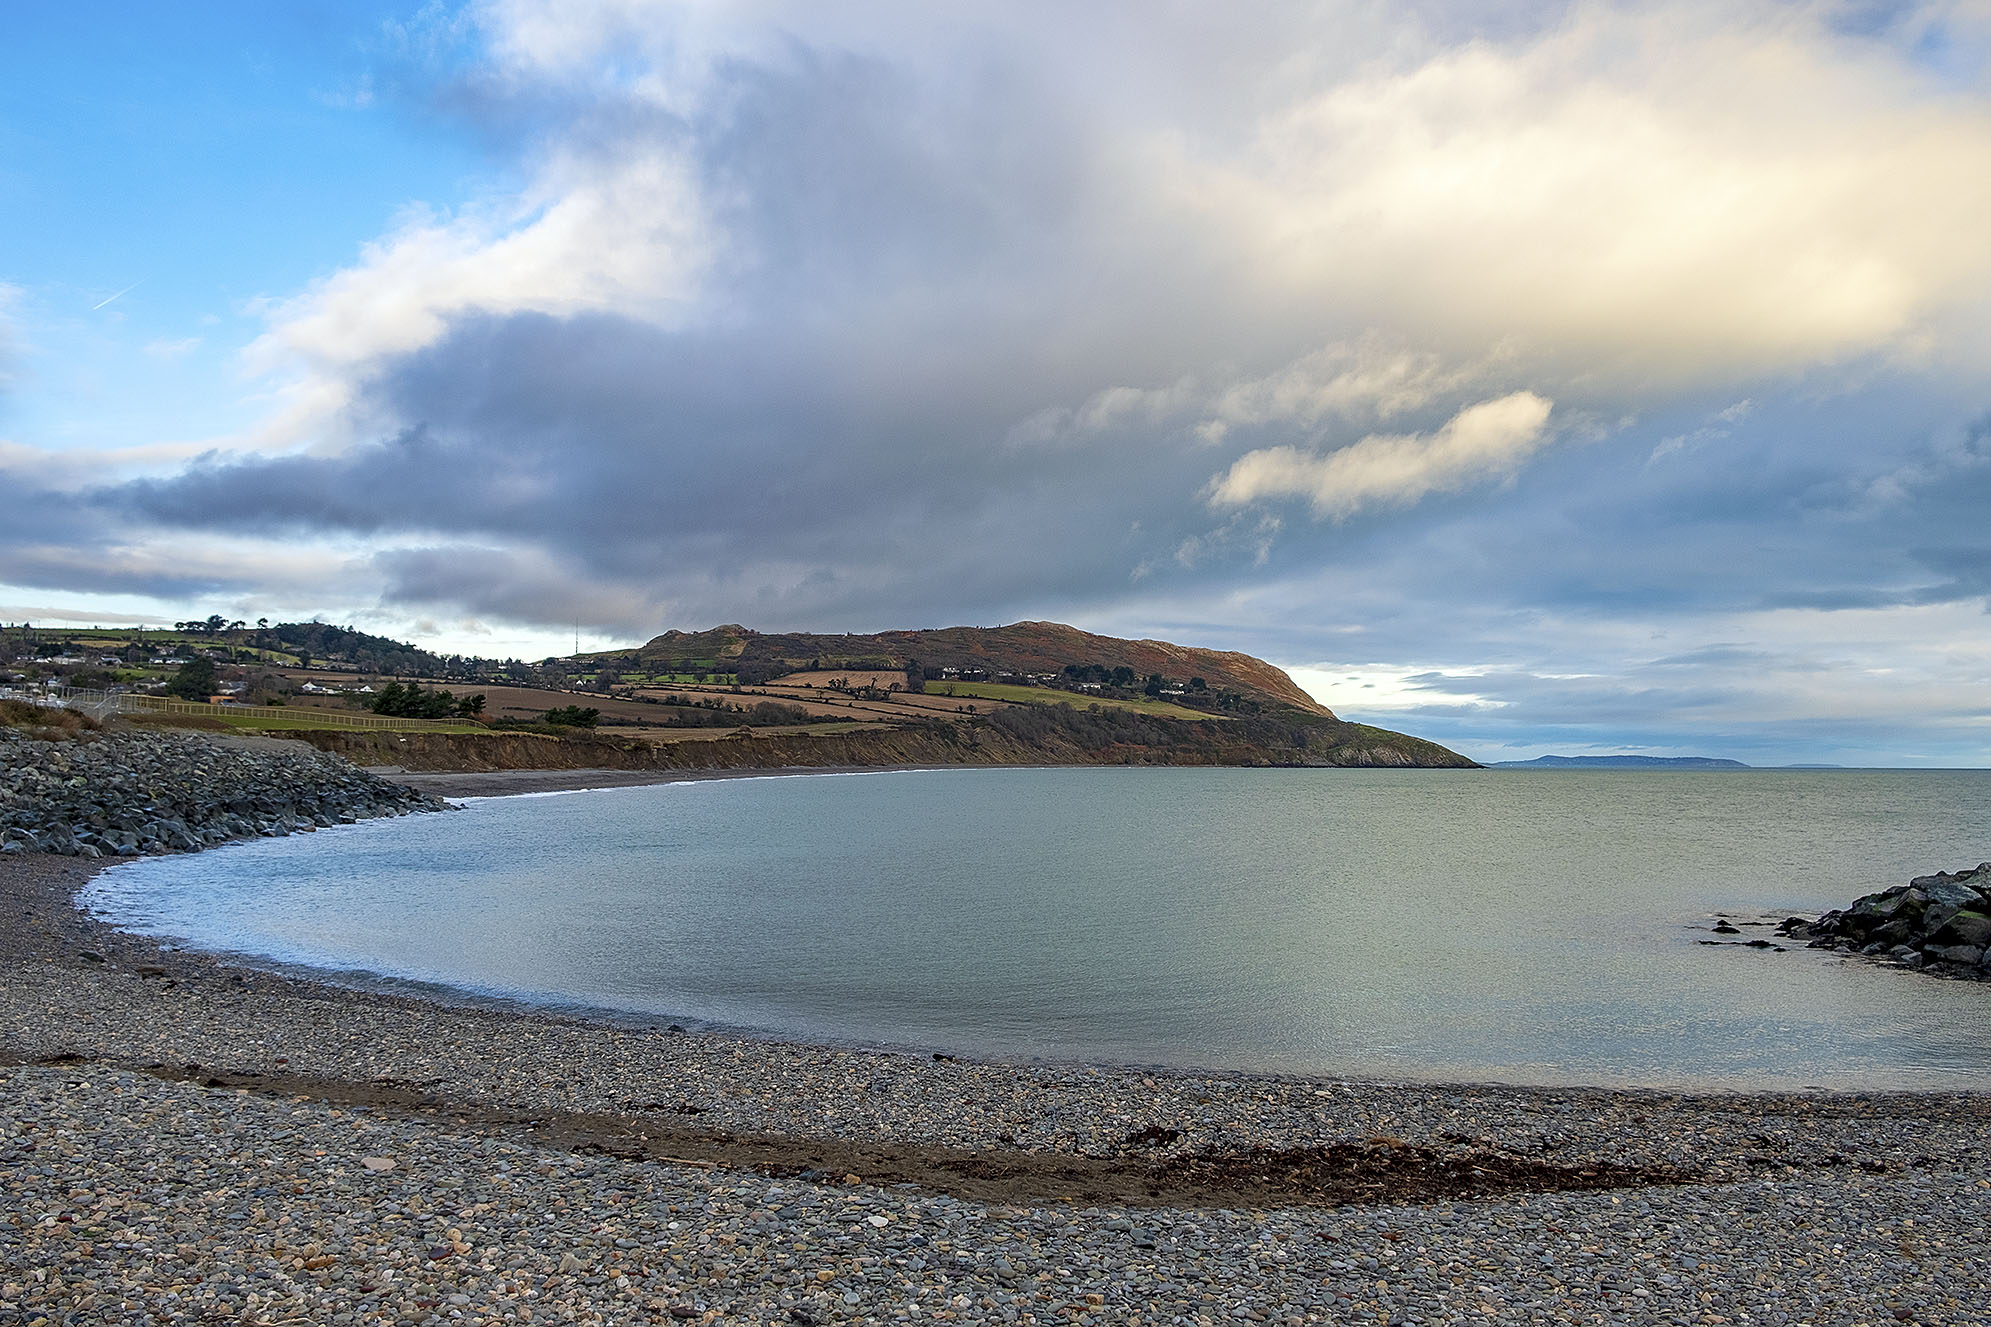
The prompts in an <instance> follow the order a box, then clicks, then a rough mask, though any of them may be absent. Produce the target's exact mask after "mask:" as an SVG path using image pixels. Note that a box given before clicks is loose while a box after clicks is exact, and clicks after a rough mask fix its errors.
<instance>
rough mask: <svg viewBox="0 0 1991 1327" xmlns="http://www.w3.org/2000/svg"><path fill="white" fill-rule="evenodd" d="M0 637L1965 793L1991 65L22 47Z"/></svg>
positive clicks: (1620, 36)
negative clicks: (623, 675) (1240, 707)
mask: <svg viewBox="0 0 1991 1327" xmlns="http://www.w3.org/2000/svg"><path fill="white" fill-rule="evenodd" d="M0 29H4V40H0V619H3V620H7V621H19V620H22V619H29V620H36V621H48V622H65V621H66V622H139V621H153V622H170V621H174V620H178V619H181V618H187V617H206V616H207V615H208V614H209V613H213V612H218V613H222V614H224V615H225V616H228V617H231V618H233V617H240V618H245V619H250V620H253V619H255V618H258V617H269V618H271V619H273V620H285V619H294V618H309V617H314V616H315V617H321V618H324V619H326V620H329V621H336V622H341V623H351V624H353V625H356V626H360V627H362V628H364V629H368V630H374V631H379V632H383V633H385V634H390V635H395V636H399V637H403V638H410V639H414V640H417V641H419V642H421V643H423V644H425V645H428V646H430V647H431V648H438V649H444V650H451V651H460V652H464V653H474V654H482V655H486V656H494V657H503V656H518V657H540V656H544V655H547V654H553V653H565V652H566V651H568V650H569V649H571V648H572V647H573V644H574V640H575V638H576V636H578V637H579V639H580V641H581V643H582V645H583V647H584V648H607V647H610V646H615V645H624V644H633V643H637V642H640V641H643V640H645V639H648V638H649V637H650V636H652V635H655V634H656V633H658V632H660V631H662V630H664V629H666V628H669V627H679V628H686V629H695V628H699V627H704V626H710V625H713V624H716V623H720V622H740V623H745V624H747V625H749V626H753V627H756V628H759V629H761V630H819V631H872V630H881V629H887V628H894V627H918V626H945V625H955V624H964V623H965V624H978V625H994V624H998V623H1003V622H1010V621H1016V620H1019V619H1026V618H1028V619H1050V620H1057V621H1066V622H1071V623H1074V624H1076V625H1079V626H1082V627H1085V628H1087V629H1090V630H1094V631H1100V632H1106V633H1110V634H1115V635H1128V636H1152V637H1158V638H1161V639H1167V640H1173V641H1178V642H1181V643H1184V644H1191V645H1202V646H1209V647H1214V648H1221V649H1238V650H1245V651H1248V652H1250V653H1253V654H1256V655H1260V656H1262V657H1265V658H1268V659H1270V660H1272V661H1274V662H1276V663H1278V664H1280V665H1282V666H1285V667H1287V668H1288V669H1290V670H1291V671H1292V672H1293V673H1294V675H1295V677H1296V678H1297V679H1298V680H1300V681H1301V683H1302V684H1303V685H1305V686H1306V687H1308V689H1309V690H1311V691H1312V692H1313V693H1314V694H1316V695H1318V696H1319V697H1320V698H1321V699H1323V700H1324V701H1326V702H1327V703H1328V704H1329V705H1331V706H1333V707H1334V709H1335V710H1336V711H1337V712H1338V713H1340V714H1342V715H1343V716H1344V717H1349V718H1353V719H1358V720H1362V721H1366V722H1373V723H1378V724H1381V725H1383V726H1386V727H1392V728H1398V729H1401V730H1404V731H1409V732H1414V733H1417V734H1419V735H1421V736H1426V737H1430V738H1433V739H1435V740H1437V741H1441V742H1444V743H1446V744H1447V745H1450V746H1452V747H1454V748H1456V749H1458V750H1460V751H1462V752H1464V753H1466V754H1467V755H1470V756H1473V757H1475V758H1477V759H1481V760H1500V759H1515V758H1526V757H1529V756H1533V755H1537V754H1541V753H1543V752H1561V753H1567V754H1591V753H1598V752H1636V753H1642V754H1652V755H1717V756H1727V757H1732V758H1736V759H1741V760H1745V761H1748V762H1750V763H1756V764H1779V763H1797V762H1822V763H1840V764H1854V765H1906V766H1918V765H1923V766H1984V765H1991V615H1987V608H1988V607H1991V221H1987V218H1991V0H1955V2H1954V3H1930V4H1915V3H1908V2H1903V3H1886V4H1882V3H1829V2H1826V0H1819V2H1816V3H1810V2H1806V0H1774V2H1773V0H1724V2H1723V3H1706V4H1703V3H1644V4H1607V3H1520V2H1518V0H1492V2H1487V0H1481V2H1476V3H1466V2H1464V0H1459V2H1456V3H1438V2H1437V0H1413V2H1411V3H1403V2H1401V0H1398V2H1395V3H1381V2H1374V3H1371V2H1369V0H1360V2H1357V0H1327V2H1323V3H1281V2H1279V0H1268V2H1266V3H1260V4H1254V5H1250V6H1237V5H1218V4H1190V3H1176V2H1174V0H1142V2H1141V3H1133V2H1131V0H1129V2H1128V3H1109V2H1107V0H1101V2H1100V3H1094V4H1084V5H1073V4H1070V3H1064V2H1062V0H1060V2H1059V3H1031V2H1029V0H1003V2H1002V3H987V4H979V3H970V2H964V3H959V4H949V5H944V6H935V5H931V4H922V3H912V2H911V0H907V2H906V3H882V2H881V3H872V2H870V0H853V2H852V3H844V4H838V5H827V6H826V5H821V4H814V3H804V2H801V0H796V2H794V3H784V2H783V0H739V2H738V3H729V4H721V3H709V2H698V0H681V2H678V3H667V2H665V0H558V3H555V2H554V0H483V2H481V3H454V4H451V3H441V2H440V0H431V2H430V3H421V4H383V3H319V4H312V3H296V4H286V5H268V4H263V3H251V2H249V0H239V2H234V3H226V2H224V3H212V4H203V5H198V6H190V7H189V6H159V5H153V4H143V3H130V4H115V3H104V4H93V5H86V6H79V5H54V4H29V5H17V6H11V7H9V8H8V10H7V12H6V15H5V17H4V19H0Z"/></svg>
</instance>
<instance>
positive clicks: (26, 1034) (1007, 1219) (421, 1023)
mask: <svg viewBox="0 0 1991 1327" xmlns="http://www.w3.org/2000/svg"><path fill="white" fill-rule="evenodd" d="M97 865H98V864H97V863H94V862H86V861H78V860H74V859H68V858H61V857H50V856H45V855H43V856H22V855H15V856H14V857H11V858H8V859H4V860H0V912H4V915H5V916H6V917H7V918H8V924H7V925H6V926H4V927H0V974H4V976H0V1061H4V1062H5V1063H4V1064H0V1092H4V1094H5V1100H6V1103H7V1109H6V1110H5V1112H4V1113H0V1192H4V1194H5V1196H6V1202H5V1205H4V1214H0V1324H14V1323H23V1324H38V1323H46V1324H51V1325H52V1324H56V1323H65V1322H106V1323H123V1322H168V1321H171V1322H181V1321H212V1322H220V1321H222V1320H228V1321H232V1322H239V1323H250V1324H254V1323H271V1324H274V1323H307V1322H308V1323H334V1324H348V1323H369V1324H371V1323H390V1322H392V1323H438V1324H451V1323H458V1322H463V1323H470V1322H499V1321H503V1322H507V1323H518V1322H580V1323H596V1322H616V1323H622V1322H629V1323H659V1322H673V1321H692V1322H700V1323H704V1322H716V1321H727V1322H735V1321H737V1322H776V1323H831V1322H838V1323H841V1322H852V1323H855V1322H901V1321H905V1322H913V1321H922V1320H925V1319H928V1318H934V1319H939V1320H943V1321H970V1322H1035V1323H1047V1322H1080V1323H1095V1322H1096V1323H1137V1322H1140V1323H1148V1322H1153V1323H1195V1324H1198V1325H1199V1327H1213V1325H1214V1324H1219V1323H1238V1322H1258V1321H1271V1322H1335V1323H1340V1322H1364V1323H1413V1322H1425V1323H1455V1322H1572V1323H1573V1322H1583V1323H1607V1324H1608V1323H1725V1322H1733V1323H1768V1324H1796V1323H1811V1324H1819V1325H1820V1327H1822V1325H1823V1324H1827V1323H1830V1324H1835V1325H1836V1324H1860V1323H1872V1324H1881V1323H1895V1322H1921V1323H1945V1324H1981V1323H1984V1322H1986V1321H1991V1289H1987V1287H1991V1261H1987V1248H1991V1238H1987V1235H1986V1233H1985V1232H1986V1230H1987V1218H1991V1161H1987V1158H1986V1149H1985V1141H1986V1129H1987V1124H1991V1097H1986V1096H1983V1095H1977V1094H1960V1093H1928V1094H1917V1093H1828V1092H1808V1093H1765V1094H1698V1095H1689V1094H1679V1093H1670V1092H1662V1091H1614V1090H1590V1089H1537V1088H1518V1087H1503V1086H1497V1085H1486V1084H1420V1083H1391V1082H1371V1081H1358V1080H1339V1079H1298V1078H1281V1077H1264V1076H1253V1075H1243V1074H1205V1073H1186V1072H1171V1071H1163V1070H1139V1069H1107V1068H1100V1067H1088V1066H1072V1065H1032V1064H1023V1065H1010V1064H996V1063H977V1062H971V1061H965V1060H953V1059H944V1058H937V1057H932V1056H918V1055H911V1054H904V1053H895V1052H883V1051H872V1050H864V1049H858V1048H839V1047H825V1046H811V1045H795V1044H785V1043H779V1042H770V1041H759V1040H753V1039H749V1038H744V1037H739V1036H727V1035H719V1034H698V1033H694V1034H684V1033H681V1032H678V1031H675V1030H673V1029H672V1028H670V1027H669V1026H661V1027H639V1026H626V1025H607V1024H597V1023H589V1022H585V1021H580V1020H575V1019H567V1018H560V1017H553V1016H547V1015H544V1014H534V1013H530V1012H522V1011H518V1010H512V1009H504V1008H493V1007H478V1006H474V1005H470V1004H452V1003H447V1002H444V1001H441V1000H431V999H413V998H408V997H406V996H404V995H400V994H396V993H394V992H391V991H387V990H370V989H349V988H343V987H336V986H330V985H323V984H318V983H316V982H313V981H309V980H305V979H301V978H298V977H295V976H288V975H283V974H278V973H270V972H262V971H251V970H246V969H240V968H236V967H231V966H230V965H228V964H227V963H225V962H223V961H220V960H218V959H215V958H212V957H209V956H205V955H201V954H196V953H185V952H174V951H172V950H170V949H161V948H160V947H158V946H156V945H154V944H153V943H151V942H149V941H147V940H144V939H142V938H139V937H134V936H129V935H123V934H120V933H118V932H115V931H112V930H110V929H109V928H107V927H104V926H102V925H101V924H99V923H96V922H94V921H92V920H91V919H89V918H87V917H84V916H82V915H81V914H79V913H77V912H76V911H75V910H74V909H73V908H72V907H71V906H70V899H71V897H72V896H73V893H74V891H75V890H76V889H77V888H78V887H79V886H80V885H81V884H82V883H84V881H85V880H87V878H88V876H89V874H90V873H91V871H93V870H94V869H95V868H96V866H97ZM1254 1148H1256V1149H1259V1150H1258V1151H1253V1149H1254ZM1336 1148H1339V1149H1341V1150H1343V1151H1350V1152H1355V1153H1361V1154H1363V1155H1385V1154H1386V1155H1410V1154H1413V1153H1416V1154H1420V1155H1421V1154H1423V1153H1428V1154H1430V1155H1432V1156H1440V1155H1442V1156H1445V1157H1450V1158H1459V1157H1474V1156H1486V1157H1500V1158H1507V1159H1514V1158H1525V1159H1530V1160H1531V1161H1532V1162H1533V1163H1535V1164H1536V1167H1537V1169H1539V1170H1541V1171H1543V1172H1544V1173H1551V1172H1561V1173H1566V1174H1568V1175H1570V1176H1582V1175H1584V1174H1586V1173H1589V1174H1592V1175H1594V1174H1596V1173H1598V1172H1599V1171H1600V1169H1601V1168H1607V1167H1611V1166H1624V1167H1634V1168H1649V1169H1664V1170H1665V1171H1666V1173H1668V1174H1669V1175H1671V1176H1672V1178H1673V1180H1674V1181H1676V1182H1665V1183H1660V1182H1651V1181H1649V1180H1646V1179H1640V1178H1636V1177H1633V1178H1630V1179H1624V1180H1611V1181H1609V1182H1610V1183H1612V1184H1613V1185H1614V1186H1615V1187H1609V1188H1598V1189H1561V1188H1557V1187H1555V1185H1554V1184H1550V1186H1549V1187H1550V1190H1551V1191H1547V1192H1536V1191H1524V1192H1499V1193H1490V1194H1485V1195H1483V1196H1463V1195H1459V1194H1448V1195H1445V1196H1439V1197H1435V1198H1429V1199H1426V1200H1423V1201H1415V1202H1411V1201H1403V1200H1402V1199H1401V1197H1400V1193H1401V1192H1402V1191H1401V1190H1393V1189H1391V1188H1390V1187H1388V1186H1384V1187H1383V1188H1381V1189H1379V1190H1378V1191H1377V1192H1376V1193H1375V1194H1374V1195H1373V1200H1372V1201H1362V1202H1355V1203H1346V1204H1343V1205H1331V1204H1330V1203H1328V1201H1327V1199H1326V1197H1325V1196H1324V1195H1325V1193H1326V1191H1325V1190H1323V1191H1322V1193H1321V1194H1313V1195H1309V1194H1308V1193H1306V1192H1303V1191H1295V1192H1293V1193H1291V1194H1290V1195H1288V1196H1286V1197H1282V1198H1280V1199H1279V1201H1277V1202H1269V1201H1261V1200H1259V1199H1257V1198H1254V1197H1252V1195H1251V1193H1250V1192H1248V1191H1247V1190H1245V1189H1238V1190H1236V1196H1235V1197H1233V1198H1230V1199H1221V1200H1220V1199H1215V1198H1193V1194H1191V1191H1189V1190H1171V1189H1169V1188H1167V1186H1166V1185H1157V1186H1156V1191H1155V1192H1152V1193H1150V1192H1146V1191H1140V1190H1134V1191H1124V1192H1122V1191H1115V1194H1114V1196H1112V1197H1111V1199H1110V1200H1102V1199H1101V1198H1100V1197H1099V1195H1098V1194H1096V1193H1092V1192H1090V1191H1088V1190H1087V1188H1086V1187H1085V1186H1086V1185H1089V1184H1093V1183H1095V1182H1098V1183H1100V1184H1106V1183H1107V1181H1106V1180H1104V1179H1099V1178H1098V1177H1099V1176H1101V1175H1104V1174H1106V1172H1107V1170H1110V1169H1111V1168H1113V1167H1119V1168H1120V1169H1119V1170H1117V1171H1113V1172H1112V1173H1113V1174H1116V1175H1120V1176H1121V1177H1122V1178H1123V1179H1124V1178H1125V1176H1127V1175H1133V1176H1137V1177H1138V1176H1140V1175H1144V1174H1145V1175H1157V1176H1158V1175H1161V1174H1164V1173H1166V1172H1167V1168H1168V1167H1169V1166H1171V1165H1174V1166H1178V1167H1179V1166H1202V1167H1204V1169H1205V1170H1212V1169H1216V1168H1220V1167H1219V1165H1218V1163H1220V1162H1222V1161H1223V1159H1225V1158H1230V1159H1233V1160H1235V1159H1238V1158H1247V1159H1248V1158H1254V1157H1258V1156H1261V1155H1284V1153H1283V1152H1281V1149H1315V1150H1316V1152H1318V1151H1319V1150H1321V1149H1329V1150H1332V1149H1336ZM1420 1150H1421V1151H1420ZM1240 1164H1242V1163H1241V1162H1240ZM1088 1167H1090V1168H1091V1169H1088ZM1144 1167H1145V1168H1149V1169H1143V1168H1144ZM1102 1168H1104V1169H1102ZM1628 1173H1629V1172H1628ZM1074 1177H1076V1178H1074ZM1677 1181H1685V1182H1677ZM1571 1182H1572V1183H1573V1182H1575V1181H1574V1180H1573V1179H1572V1180H1571ZM1197 1192H1201V1191H1197ZM1185 1194H1190V1195H1191V1196H1190V1197H1185ZM1192 1199H1193V1200H1192Z"/></svg>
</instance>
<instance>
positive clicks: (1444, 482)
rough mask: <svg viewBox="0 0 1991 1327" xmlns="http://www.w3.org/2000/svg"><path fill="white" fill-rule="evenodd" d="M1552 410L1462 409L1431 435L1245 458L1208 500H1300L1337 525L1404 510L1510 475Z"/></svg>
mask: <svg viewBox="0 0 1991 1327" xmlns="http://www.w3.org/2000/svg"><path fill="white" fill-rule="evenodd" d="M1550 408H1551V403H1550V402H1549V401H1547V400H1546V399H1544V398H1542V397H1540V396H1537V395H1535V394H1534V393H1533V392H1514V393H1512V394H1511V395H1508V396H1502V397H1498V398H1496V399H1494V400H1491V401H1482V402H1480V403H1479V404H1478V405H1474V406H1468V407H1467V408H1466V409H1464V410H1461V411H1460V412H1459V413H1458V414H1456V415H1454V416H1452V418H1451V419H1450V420H1448V421H1447V422H1446V423H1445V425H1444V427H1442V428H1440V429H1439V430H1438V431H1437V432H1435V433H1430V434H1422V435H1418V434H1410V435H1402V434H1395V435H1392V434H1371V435H1370V436H1368V437H1366V438H1363V439H1362V440H1361V441H1359V442H1356V443H1353V444H1351V445H1349V446H1347V447H1343V448H1342V449H1341V450H1339V451H1334V452H1329V453H1327V454H1325V455H1321V454H1319V453H1315V452H1309V451H1303V450H1301V449H1300V448H1298V447H1266V448H1262V449H1260V450H1258V451H1254V452H1247V453H1245V454H1244V455H1243V456H1241V457H1239V458H1238V459H1237V461H1236V462H1235V463H1234V464H1232V466H1231V468H1230V470H1229V471H1228V472H1227V473H1226V474H1224V475H1223V476H1222V477H1221V478H1219V479H1218V480H1217V481H1216V482H1215V484H1214V486H1213V488H1212V490H1211V495H1210V500H1211V503H1212V504H1213V505H1215V506H1219V507H1237V506H1242V505H1244V504H1245V503H1248V502H1254V501H1257V500H1259V499H1263V498H1282V497H1305V498H1307V499H1309V500H1310V501H1311V502H1312V503H1313V509H1314V511H1315V512H1316V513H1317V514H1318V515H1321V516H1324V517H1332V518H1335V519H1339V518H1341V517H1345V516H1349V515H1352V514H1353V513H1354V512H1356V511H1358V510H1360V509H1361V508H1363V507H1369V506H1377V505H1403V504H1408V503H1412V502H1415V501H1417V500H1418V499H1419V498H1422V497H1424V496H1425V495H1426V494H1428V493H1432V492H1439V491H1447V490H1452V489H1458V488H1463V487H1465V486H1466V485H1467V484H1470V483H1473V482H1475V481H1481V480H1486V479H1491V478H1495V477H1498V476H1500V475H1504V474H1507V473H1510V472H1512V471H1513V470H1515V469H1516V468H1518V467H1519V466H1520V465H1521V464H1522V463H1523V462H1525V461H1526V460H1527V459H1528V457H1530V456H1531V455H1533V454H1534V453H1535V452H1536V451H1538V450H1539V449H1540V448H1541V447H1542V446H1544V445H1545V444H1546V443H1547V442H1548V440H1549V436H1550V435H1549V433H1548V432H1547V427H1548V419H1549V410H1550Z"/></svg>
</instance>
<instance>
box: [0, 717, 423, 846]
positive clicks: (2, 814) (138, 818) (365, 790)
mask: <svg viewBox="0 0 1991 1327" xmlns="http://www.w3.org/2000/svg"><path fill="white" fill-rule="evenodd" d="M444 807H445V804H444V803H442V802H440V801H438V800H436V799H435V798H432V797H429V796H427V795H426V794H423V793H419V792H416V791H414V790H413V789H410V788H404V787H401V786H400V785H398V784H393V783H389V782H387V781H386V780H385V779H381V778H377V777H375V776H374V775H372V774H369V773H367V772H366V771H365V770H362V769H359V768H357V767H356V766H354V765H353V764H352V763H351V762H349V761H347V760H344V759H341V758H340V757H338V756H334V755H327V754H324V753H321V752H317V751H313V750H311V749H310V748H308V747H305V746H303V745H301V744H294V743H288V742H271V741H262V740H257V739H248V740H241V739H235V740H231V739H226V738H223V739H208V738H204V737H191V736H183V735H180V734H175V733H152V732H136V733H106V734H101V735H94V736H86V737H82V738H78V739H77V740H74V741H43V740H40V739H36V738H32V737H27V736H24V735H22V734H20V733H18V732H16V731H14V730H12V729H7V728H0V853H4V854H7V855H10V856H19V855H24V854H31V853H58V854H61V855H63V856H68V857H119V856H123V857H129V856H137V855H139V854H143V853H164V852H191V851H194V850H196V849H199V848H205V847H209V846H211V845H213V844H217V843H222V842H225V841H227V840H229V839H239V838H254V837H257V836H265V835H284V834H292V833H297V832H301V831H308V830H313V829H319V828H323V827H326V826H330V825H336V824H351V823H353V822H354V821H358V820H366V819H372V818H374V817H378V816H397V815H406V814H408V813H409V812H414V811H437V810H442V809H444Z"/></svg>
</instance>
